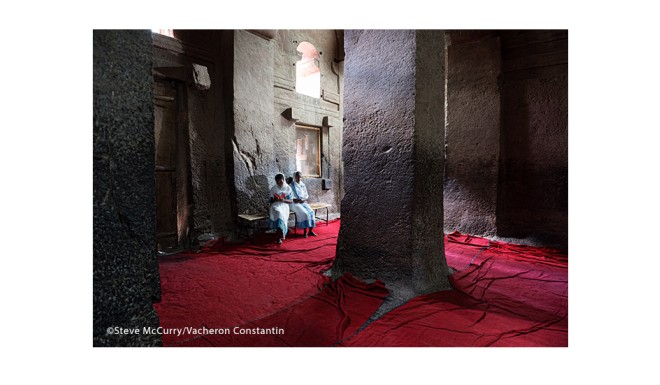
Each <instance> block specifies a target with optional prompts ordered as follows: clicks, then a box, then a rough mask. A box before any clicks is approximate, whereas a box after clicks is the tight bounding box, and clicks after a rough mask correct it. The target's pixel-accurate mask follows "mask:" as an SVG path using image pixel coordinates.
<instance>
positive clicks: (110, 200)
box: [93, 30, 162, 346]
mask: <svg viewBox="0 0 660 385" xmlns="http://www.w3.org/2000/svg"><path fill="white" fill-rule="evenodd" d="M93 41H94V87H93V92H94V107H93V109H94V222H93V226H94V294H93V297H94V310H93V314H94V325H93V344H94V346H158V345H161V344H162V342H161V338H160V336H159V335H157V334H145V333H143V328H144V327H152V328H157V327H158V326H159V321H158V315H157V314H156V312H155V310H154V308H153V305H152V301H153V300H154V299H156V298H158V297H159V296H160V281H159V275H158V261H157V253H156V181H155V159H154V157H155V155H154V103H153V75H152V72H151V71H152V60H153V45H152V38H151V31H100V30H97V31H94V38H93ZM112 327H121V328H126V329H139V334H117V333H112V332H109V331H108V328H112Z"/></svg>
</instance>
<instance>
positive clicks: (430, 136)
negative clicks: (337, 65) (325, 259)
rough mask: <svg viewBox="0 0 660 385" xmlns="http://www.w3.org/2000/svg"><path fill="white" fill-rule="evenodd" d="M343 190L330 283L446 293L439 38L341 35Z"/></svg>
mask: <svg viewBox="0 0 660 385" xmlns="http://www.w3.org/2000/svg"><path fill="white" fill-rule="evenodd" d="M344 43H345V50H346V62H345V67H344V70H345V73H344V75H345V77H344V119H345V121H344V146H343V158H344V173H345V176H344V186H345V191H346V195H345V196H344V199H343V200H342V223H341V228H340V232H339V239H338V244H337V260H336V262H335V264H334V266H333V268H332V274H333V276H339V275H341V274H343V273H345V272H350V273H351V274H353V275H354V276H357V277H359V278H361V279H376V278H377V279H381V280H383V281H384V282H385V283H386V284H388V286H389V287H390V288H393V287H394V288H397V289H403V290H408V291H409V292H411V293H414V294H421V293H428V292H433V291H438V290H443V289H449V288H450V285H449V282H448V279H447V274H448V271H447V270H448V269H447V264H446V261H445V257H444V243H443V199H442V196H443V190H442V185H443V183H442V181H443V162H444V160H443V157H444V125H445V109H444V105H445V103H444V89H445V69H444V63H445V41H444V32H443V31H346V33H345V42H344Z"/></svg>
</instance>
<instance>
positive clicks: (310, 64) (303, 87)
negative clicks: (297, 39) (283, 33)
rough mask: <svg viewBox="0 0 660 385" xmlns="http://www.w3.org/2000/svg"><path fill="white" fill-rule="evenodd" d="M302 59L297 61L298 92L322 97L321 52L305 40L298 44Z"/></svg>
mask: <svg viewBox="0 0 660 385" xmlns="http://www.w3.org/2000/svg"><path fill="white" fill-rule="evenodd" d="M297 50H298V52H300V53H302V59H300V61H297V62H296V92H298V93H300V94H303V95H307V96H312V97H315V98H318V97H321V69H320V68H319V53H318V51H317V50H316V48H314V46H313V45H311V44H310V43H308V42H306V41H303V42H302V43H300V44H299V45H298V48H297Z"/></svg>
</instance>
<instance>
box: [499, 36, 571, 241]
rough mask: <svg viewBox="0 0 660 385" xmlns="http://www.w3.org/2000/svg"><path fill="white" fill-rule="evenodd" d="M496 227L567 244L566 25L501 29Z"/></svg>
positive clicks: (514, 234)
mask: <svg viewBox="0 0 660 385" xmlns="http://www.w3.org/2000/svg"><path fill="white" fill-rule="evenodd" d="M502 48H503V50H502V57H503V61H502V66H503V69H504V74H503V86H502V111H503V112H502V134H501V163H500V189H499V195H498V207H497V235H498V236H500V237H514V238H527V239H529V240H530V241H532V242H531V243H536V244H542V245H547V246H554V247H559V248H563V249H567V248H568V33H567V31H565V30H564V31H561V30H558V31H506V32H502Z"/></svg>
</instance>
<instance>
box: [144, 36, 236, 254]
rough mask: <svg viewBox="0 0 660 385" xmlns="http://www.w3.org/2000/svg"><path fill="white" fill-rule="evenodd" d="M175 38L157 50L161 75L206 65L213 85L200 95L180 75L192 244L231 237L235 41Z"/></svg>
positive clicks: (224, 37)
mask: <svg viewBox="0 0 660 385" xmlns="http://www.w3.org/2000/svg"><path fill="white" fill-rule="evenodd" d="M175 36H176V39H177V40H176V41H173V40H172V39H169V40H167V38H162V37H160V39H161V40H162V39H165V41H164V42H163V43H161V44H157V46H156V48H155V49H154V53H155V57H156V60H155V65H156V66H157V67H158V68H157V69H158V71H160V72H167V71H165V69H163V68H161V66H162V67H165V68H166V69H168V66H171V67H175V68H177V69H178V71H179V72H180V73H183V74H184V75H185V74H187V75H190V74H192V72H193V67H194V66H195V65H203V66H205V67H207V70H208V74H209V79H210V83H211V86H210V88H208V89H204V90H199V89H197V88H198V87H196V86H195V85H194V84H193V83H192V79H191V78H190V76H182V79H183V80H182V82H180V84H179V92H180V93H181V95H180V96H179V98H180V100H181V101H182V104H183V107H180V108H181V109H182V111H181V114H180V116H179V120H180V121H183V122H184V123H181V124H183V125H184V127H183V128H184V130H182V131H185V134H186V135H184V136H186V138H185V141H186V143H185V144H183V145H184V146H188V148H187V150H186V155H187V162H186V163H184V164H181V165H180V167H181V168H183V169H186V175H185V178H181V179H185V182H186V183H189V186H188V187H187V188H188V189H189V190H190V193H189V194H190V195H191V197H190V199H187V202H186V203H187V204H188V206H189V210H190V211H191V213H192V214H191V217H192V218H191V233H190V238H191V240H192V241H193V243H194V241H195V239H196V238H197V237H198V236H199V235H200V234H204V233H214V234H222V235H228V234H229V233H231V232H232V231H233V230H234V220H235V215H234V213H233V210H232V209H233V208H232V203H233V202H234V199H233V196H232V192H233V178H232V177H231V175H230V174H231V172H230V170H231V169H232V168H233V163H232V160H231V134H232V130H231V127H232V126H233V123H232V120H231V119H232V116H233V115H232V113H231V108H232V97H231V90H232V64H231V63H232V60H233V57H234V54H233V44H232V43H230V44H227V42H228V41H229V42H231V40H232V39H233V31H226V30H176V31H175ZM168 43H169V44H168ZM174 53H176V54H174ZM186 79H187V80H186ZM178 80H180V79H178ZM227 85H228V87H227ZM228 90H229V96H226V95H227V91H228ZM227 107H229V112H227ZM227 142H229V145H228V143H227ZM182 152H183V151H182ZM227 154H229V157H228V156H227ZM178 188H179V190H180V191H179V194H180V195H187V194H182V193H181V189H182V188H183V183H180V184H179V186H178Z"/></svg>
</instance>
